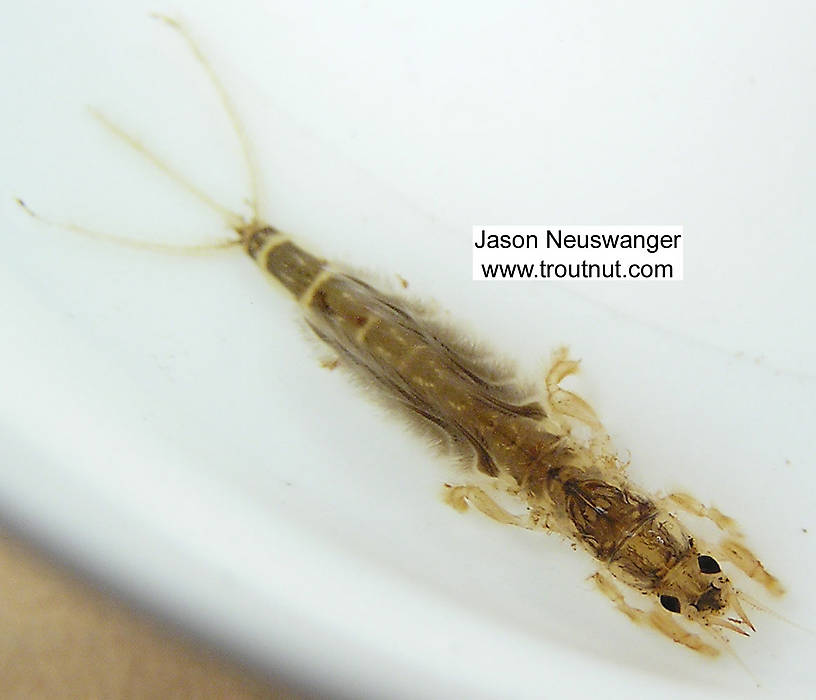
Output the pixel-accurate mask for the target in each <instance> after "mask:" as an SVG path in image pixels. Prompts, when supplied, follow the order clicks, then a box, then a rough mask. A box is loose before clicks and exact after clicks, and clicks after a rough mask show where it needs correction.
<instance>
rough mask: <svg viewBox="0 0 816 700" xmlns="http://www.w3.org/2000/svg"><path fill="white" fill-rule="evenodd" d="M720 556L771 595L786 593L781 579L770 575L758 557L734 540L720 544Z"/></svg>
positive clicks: (726, 540)
mask: <svg viewBox="0 0 816 700" xmlns="http://www.w3.org/2000/svg"><path fill="white" fill-rule="evenodd" d="M718 554H719V556H720V558H721V559H724V560H726V561H730V562H731V563H732V564H734V566H736V567H737V568H738V569H739V570H740V571H742V572H743V573H744V574H745V575H746V576H748V578H752V579H754V581H756V582H757V583H759V584H761V585H762V586H763V587H764V588H765V589H766V590H767V591H768V592H769V593H772V594H773V595H775V596H780V595H782V594H783V593H784V592H785V589H784V587H783V586H782V584H781V583H779V579H778V578H776V576H774V575H772V574H770V573H768V571H767V570H766V569H765V567H764V566H762V562H760V561H759V559H757V558H756V555H755V554H754V553H753V552H751V550H749V549H748V548H747V547H746V546H745V545H744V544H742V543H741V542H738V541H737V540H734V539H725V540H723V541H722V542H720V547H719V552H718Z"/></svg>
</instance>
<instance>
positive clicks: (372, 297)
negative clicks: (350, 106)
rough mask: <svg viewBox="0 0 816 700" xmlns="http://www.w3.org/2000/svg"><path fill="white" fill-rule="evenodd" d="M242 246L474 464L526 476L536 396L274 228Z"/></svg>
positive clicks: (344, 353)
mask: <svg viewBox="0 0 816 700" xmlns="http://www.w3.org/2000/svg"><path fill="white" fill-rule="evenodd" d="M245 240H246V241H247V242H246V243H245V247H246V250H247V253H248V254H249V255H250V256H251V257H252V258H254V259H255V261H256V263H257V264H258V265H259V266H260V267H261V268H262V269H263V270H264V271H265V272H266V273H267V274H269V275H271V276H272V277H274V278H275V279H276V280H277V281H278V282H280V283H281V284H282V285H283V286H284V287H285V288H286V289H287V290H288V291H289V292H290V293H291V294H292V295H293V296H294V297H295V298H296V299H297V300H298V301H299V303H300V305H301V306H302V308H303V311H304V314H305V316H306V321H307V323H309V325H310V326H311V327H312V329H313V330H314V332H315V333H316V334H317V335H318V336H319V337H320V338H321V339H322V340H323V341H324V342H326V343H327V344H328V345H330V346H331V347H332V348H334V349H335V350H336V351H337V353H338V354H339V355H340V356H341V357H342V358H343V359H345V360H346V361H347V364H350V365H351V366H352V367H354V368H356V369H359V370H361V371H362V372H363V373H364V374H365V375H366V376H368V377H369V378H373V379H374V381H375V383H376V385H377V386H378V387H379V388H380V389H381V390H382V391H383V392H384V393H385V394H386V395H388V396H389V397H390V398H392V399H395V400H396V401H397V402H398V403H399V404H401V405H402V406H403V407H406V408H408V409H409V410H410V411H411V412H413V413H414V414H416V415H419V416H421V417H422V418H424V419H426V420H427V421H429V422H430V423H432V424H434V425H436V426H437V427H438V428H440V429H442V430H443V431H444V432H445V433H446V434H447V436H448V437H449V438H450V439H451V440H452V441H453V443H454V445H455V446H457V447H459V448H461V451H462V452H463V453H470V456H472V454H473V453H475V455H476V458H477V464H478V467H479V469H481V470H482V471H483V472H485V473H487V474H489V475H491V476H496V475H498V472H499V469H500V468H504V469H506V470H508V471H509V472H510V473H511V474H513V476H516V477H517V478H518V479H519V480H522V479H523V478H524V477H525V476H526V474H525V470H529V465H530V462H531V460H532V459H533V458H534V457H535V456H538V455H540V454H541V451H542V445H544V446H552V444H553V443H554V442H555V438H554V437H553V436H552V435H549V434H548V433H546V432H544V431H543V430H541V429H540V424H539V421H540V419H541V418H542V417H543V416H544V411H543V409H542V407H541V406H540V405H539V404H538V403H527V404H522V405H519V404H517V403H515V402H513V401H512V397H513V391H512V387H511V386H509V385H497V384H494V383H492V382H491V381H490V380H489V379H487V378H485V377H484V376H482V374H483V368H481V367H479V366H478V363H475V362H473V361H471V360H469V359H468V358H465V357H463V356H461V355H459V354H457V352H456V351H455V350H453V349H451V348H450V347H449V346H448V345H447V344H445V343H443V342H442V341H441V340H440V339H439V338H438V337H437V335H436V334H435V332H434V331H433V330H431V329H430V328H429V327H428V326H427V325H426V324H425V323H423V321H422V319H419V318H416V317H415V315H414V314H413V313H411V312H409V311H406V310H405V309H404V308H403V306H404V304H402V302H401V301H400V300H399V299H397V298H394V297H391V296H389V295H387V294H384V293H382V292H380V291H379V290H377V289H375V288H374V287H372V286H370V285H368V284H366V283H365V282H362V281H361V280H359V279H356V278H355V277H352V276H351V275H347V274H344V273H341V272H337V271H334V270H332V269H331V268H330V267H329V265H328V264H327V263H326V261H325V260H322V259H320V258H317V257H315V256H313V255H311V254H310V253H308V252H306V251H305V250H303V249H302V248H300V247H299V246H297V245H296V244H295V243H293V242H292V241H291V240H289V239H288V238H287V237H285V236H284V235H283V234H281V233H280V232H278V231H276V230H275V229H272V228H271V227H267V228H263V229H260V230H258V231H256V232H254V233H252V234H251V235H249V236H247V237H246V239H245Z"/></svg>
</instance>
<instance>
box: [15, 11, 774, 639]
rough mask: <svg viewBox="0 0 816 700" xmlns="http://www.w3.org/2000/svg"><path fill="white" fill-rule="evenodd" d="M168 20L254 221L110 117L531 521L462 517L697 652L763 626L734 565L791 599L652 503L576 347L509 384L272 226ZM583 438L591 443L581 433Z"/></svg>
mask: <svg viewBox="0 0 816 700" xmlns="http://www.w3.org/2000/svg"><path fill="white" fill-rule="evenodd" d="M161 19H163V20H164V21H165V22H166V23H167V24H169V25H170V26H172V27H173V28H174V29H175V30H176V31H178V32H179V33H180V34H181V35H182V36H183V37H184V39H185V40H186V41H187V42H188V43H189V45H190V46H191V48H192V50H193V52H194V53H195V55H196V57H197V58H198V60H199V61H200V62H201V64H202V65H203V67H204V68H205V70H206V71H207V73H208V74H209V75H210V78H211V79H212V81H213V84H214V86H215V88H216V89H217V91H218V93H219V95H220V96H221V98H222V100H223V102H224V105H225V107H226V109H227V111H228V113H229V116H230V118H231V120H232V122H233V125H234V126H235V128H236V131H237V133H238V136H239V139H240V141H241V144H242V146H243V148H244V155H245V157H246V160H247V165H248V171H249V175H250V179H251V183H252V190H253V191H252V198H251V199H250V205H251V206H252V211H253V214H252V216H251V217H249V218H245V217H242V216H240V215H239V214H236V213H234V212H231V211H229V210H226V209H225V208H224V207H222V206H220V205H218V204H216V203H215V202H214V201H213V200H212V199H211V198H210V197H208V196H207V195H205V194H204V193H202V192H200V191H198V190H196V189H195V188H194V187H193V186H192V185H190V184H188V183H186V182H185V181H183V179H182V178H181V177H180V176H178V175H177V174H176V173H175V172H174V171H173V170H172V169H170V168H169V167H168V166H166V165H165V164H164V163H162V162H161V161H159V160H158V159H157V158H156V157H155V156H153V155H152V154H150V153H148V152H147V151H146V150H145V149H144V148H143V147H142V146H141V144H139V142H138V141H136V140H135V139H134V138H133V137H131V136H129V135H128V134H126V133H125V132H123V131H122V130H121V129H119V128H118V127H116V126H114V125H112V124H111V123H110V122H108V121H107V120H105V119H104V118H103V117H101V115H98V114H97V116H98V117H99V118H100V119H101V120H102V121H103V122H104V123H105V124H106V125H107V126H108V127H109V128H111V129H112V130H113V131H114V132H115V133H116V134H117V135H118V136H120V137H121V138H124V139H125V140H126V141H128V142H129V143H130V145H131V146H133V147H134V148H135V149H136V150H138V151H140V152H141V153H142V154H143V155H145V156H146V157H148V158H149V159H150V160H151V161H152V162H153V163H154V164H155V165H157V166H158V167H159V168H161V169H162V170H163V171H164V172H165V173H166V174H168V175H170V176H171V177H172V178H173V179H175V180H176V181H178V182H181V183H182V184H183V185H184V186H185V187H187V188H188V189H189V190H191V191H192V192H193V194H195V195H196V196H198V197H199V198H200V199H201V200H202V201H204V202H205V203H206V204H207V205H208V206H211V207H212V208H214V209H215V210H217V211H218V212H219V213H220V214H222V215H223V216H224V217H225V218H226V220H227V223H228V225H229V227H230V228H231V230H232V231H234V232H235V234H236V237H235V238H233V239H231V241H229V242H228V243H225V244H223V245H224V246H226V245H240V246H241V247H242V248H243V250H244V251H245V252H246V254H247V255H248V256H249V258H250V259H251V260H253V261H254V262H255V263H256V265H257V266H258V268H260V270H261V271H262V272H263V274H265V275H266V276H268V277H269V278H270V279H272V280H273V281H274V282H275V283H276V284H278V285H280V286H281V287H283V289H284V290H286V292H288V293H289V294H290V295H291V297H292V298H293V299H294V300H295V301H296V302H297V304H298V306H299V308H300V310H301V312H302V314H303V316H304V318H305V321H306V323H307V324H308V325H309V327H310V328H311V329H312V330H313V331H314V333H315V335H316V336H317V337H318V338H320V339H321V340H322V341H323V342H324V343H325V344H326V345H327V346H328V347H329V348H331V349H332V350H333V351H334V352H335V353H336V356H337V360H339V362H340V364H342V365H343V366H344V367H346V368H348V369H350V370H351V371H353V372H355V373H357V374H359V375H362V376H363V377H365V378H366V380H368V381H369V382H370V383H371V384H372V385H373V386H375V387H376V388H377V390H378V391H379V392H380V394H381V395H382V396H383V397H384V398H385V399H386V400H387V401H388V402H389V403H391V404H393V405H394V406H396V407H398V408H399V409H401V410H402V411H403V412H404V414H405V415H407V416H409V417H411V418H413V419H416V422H418V423H420V424H422V425H423V426H426V427H428V428H429V429H430V430H432V431H435V432H436V433H438V434H440V435H441V436H442V437H443V438H444V440H445V442H446V444H448V445H449V446H450V448H451V451H452V452H453V454H454V455H456V456H457V457H458V458H460V459H462V460H463V461H466V462H469V463H471V464H472V465H474V470H475V471H476V472H478V473H479V478H480V479H481V480H482V482H486V481H488V480H491V483H492V484H493V485H494V486H496V487H499V488H501V489H503V490H505V491H507V492H509V493H511V494H512V495H513V496H515V497H516V498H517V499H518V500H519V501H520V502H521V503H522V504H523V505H524V506H525V507H526V514H525V515H524V516H516V515H512V514H511V513H509V512H507V511H506V510H505V509H504V508H502V507H501V506H500V505H498V504H497V503H496V500H495V499H494V497H493V496H491V495H490V494H489V493H488V492H487V490H485V488H483V487H482V486H480V485H477V483H469V484H459V485H446V500H447V502H448V503H449V504H450V505H452V506H453V507H455V508H457V509H458V510H465V509H467V507H468V506H472V507H474V508H475V509H477V510H479V511H481V512H483V513H484V514H486V515H488V516H490V517H491V518H494V519H495V520H498V521H499V522H502V523H506V524H513V525H518V526H521V527H525V528H529V529H541V530H548V531H552V532H557V533H560V534H561V535H563V536H565V537H567V538H569V539H570V540H571V541H572V542H574V543H576V544H578V545H580V546H581V547H583V548H584V549H585V550H587V551H588V552H589V554H590V555H591V556H592V557H593V558H594V559H595V560H596V561H597V562H598V566H599V570H598V572H597V573H596V574H594V576H593V578H594V580H595V582H596V583H597V586H598V588H599V589H600V590H601V591H602V592H603V593H604V594H605V595H606V596H607V597H608V598H609V599H610V600H611V601H612V602H613V603H614V605H615V606H616V607H617V608H618V609H619V610H620V611H622V612H623V613H624V614H626V615H627V616H628V617H629V618H630V619H631V620H633V621H635V622H637V623H642V624H647V625H649V626H651V627H653V628H655V629H657V630H659V631H660V632H661V633H663V634H664V635H666V636H668V637H670V638H671V639H673V640H674V641H675V642H678V643H680V644H683V645H685V646H686V647H689V648H690V649H693V650H695V651H697V652H700V653H702V654H706V655H715V654H717V653H718V651H719V649H718V646H717V645H715V644H711V643H709V642H708V641H706V640H704V639H703V637H702V635H701V632H706V633H707V634H709V635H710V636H711V637H712V638H713V639H714V640H716V641H718V642H719V643H720V645H721V644H723V643H725V642H726V639H725V637H724V636H723V634H722V632H721V630H722V629H727V630H730V631H733V632H736V633H739V634H743V635H747V634H748V630H753V629H754V626H753V625H752V623H751V621H750V620H749V618H748V615H747V614H746V612H745V609H744V607H743V602H744V601H748V602H750V599H748V598H747V597H746V596H744V595H743V594H741V593H740V592H739V591H738V590H737V589H736V588H735V587H734V585H733V584H732V582H731V580H730V579H729V577H728V576H726V574H725V573H724V572H723V570H722V568H721V565H720V564H721V562H729V563H731V564H733V565H734V566H735V567H736V568H737V569H739V570H740V571H741V572H742V573H743V574H745V575H747V576H748V577H750V578H752V579H754V580H755V581H756V582H758V583H759V584H761V585H762V586H764V587H765V588H766V589H767V590H768V591H770V592H771V593H774V594H781V593H782V586H781V585H780V583H779V582H778V580H777V579H776V578H775V577H773V576H772V575H771V574H769V573H768V572H767V571H766V569H765V568H764V567H763V565H762V564H761V563H760V561H759V560H758V559H757V557H755V556H754V555H753V554H752V553H751V552H750V551H749V550H748V548H747V547H746V546H745V545H744V544H743V542H742V540H741V535H740V534H739V532H738V530H737V527H736V525H735V523H734V521H733V520H731V519H730V518H729V517H727V516H725V515H724V514H722V513H721V512H720V511H719V510H717V509H715V508H712V507H706V506H704V505H703V504H702V503H700V502H699V501H697V500H695V499H694V498H692V497H691V496H689V495H687V494H681V493H675V494H670V495H668V496H665V497H662V498H656V497H652V496H650V495H648V494H646V493H644V492H643V491H641V490H639V489H638V488H637V487H635V486H634V485H633V484H632V483H631V482H630V481H629V479H628V478H627V476H626V474H625V473H624V470H623V467H622V466H621V464H620V462H619V461H618V460H617V458H616V457H615V456H614V454H612V453H611V452H610V450H609V448H608V447H607V444H608V441H607V438H606V435H605V433H604V431H603V429H602V427H601V425H600V423H599V422H598V420H597V418H596V417H595V414H594V412H593V411H592V409H591V408H590V407H589V405H588V404H587V403H586V402H584V401H583V400H582V399H580V398H579V397H578V396H576V395H575V394H573V393H571V392H569V391H567V390H565V389H563V388H562V387H561V381H562V380H563V379H564V378H565V377H567V376H568V375H570V374H572V373H574V372H576V371H577V368H578V363H577V362H576V361H574V360H571V359H570V358H569V357H568V355H567V352H566V350H564V349H560V350H558V351H557V352H556V353H555V354H554V357H553V361H552V364H551V366H550V368H549V370H548V372H547V374H546V378H545V380H544V382H543V386H542V387H540V390H539V391H538V392H532V393H531V392H530V391H529V390H528V389H527V388H526V387H525V386H524V385H523V383H521V382H519V381H517V380H516V379H514V378H508V375H507V373H506V372H505V371H504V369H505V368H506V365H505V364H503V363H499V362H497V361H496V359H495V358H494V357H492V356H491V355H490V354H489V353H486V352H484V351H482V350H480V349H475V348H474V346H473V345H472V344H471V343H468V342H464V341H463V340H462V336H461V334H458V333H456V332H454V331H452V330H451V329H450V328H448V327H446V325H445V324H442V323H440V322H438V321H437V320H435V319H434V318H433V317H432V315H431V314H430V313H429V312H428V311H427V310H425V308H424V307H422V306H421V305H419V304H417V303H414V302H410V301H408V300H406V299H405V298H404V297H403V296H402V295H398V294H396V293H392V292H385V291H381V290H380V289H378V288H377V287H376V286H375V285H373V284H371V283H369V282H366V281H364V280H363V279H361V277H360V276H359V275H357V274H354V273H350V272H347V271H344V270H342V269H341V268H339V267H337V266H335V265H332V264H331V263H329V262H328V261H327V260H325V259H323V258H321V257H320V256H318V255H315V254H313V253H311V252H309V251H307V250H306V249H305V248H304V247H302V246H301V245H300V244H299V243H298V242H297V241H296V240H295V239H293V238H292V237H291V236H290V235H288V234H286V233H284V232H282V231H280V230H278V229H277V228H275V227H274V226H272V225H269V224H267V223H266V222H265V221H263V220H262V218H261V217H260V216H259V215H258V212H257V197H256V196H255V195H256V192H255V188H256V187H255V182H256V179H255V176H254V171H253V169H252V166H251V163H250V159H249V157H248V155H247V154H248V149H247V146H246V140H245V138H244V134H243V130H242V129H241V127H240V125H239V124H238V121H237V119H236V118H235V115H234V111H233V110H232V107H231V105H230V103H229V100H228V98H227V95H226V92H225V91H224V89H223V86H222V85H221V83H220V82H219V80H218V78H217V76H215V74H214V73H213V71H212V70H211V68H210V66H209V64H208V63H207V61H206V60H205V58H204V57H203V55H202V54H201V52H200V50H199V49H198V48H197V46H196V45H195V44H194V43H193V41H192V40H191V39H190V37H189V36H188V35H187V34H186V32H185V31H184V30H183V29H182V28H181V27H180V26H179V25H178V23H176V22H175V21H173V20H169V19H167V18H161ZM20 203H21V204H22V202H20ZM29 211H30V210H29ZM72 228H74V229H75V230H80V231H82V230H81V229H78V228H77V227H72ZM102 237H105V236H102ZM160 247H161V246H160ZM163 247H168V246H163ZM403 286H407V285H406V284H403ZM581 430H583V431H584V433H586V432H587V431H589V432H590V434H591V437H590V438H587V437H586V435H584V436H583V437H581V438H579V437H577V436H576V435H577V434H578V433H580V432H581ZM488 488H489V487H488ZM677 509H681V510H683V511H686V512H687V513H690V514H692V515H694V516H697V517H702V518H707V519H709V520H710V521H712V522H713V523H714V525H715V526H716V527H717V528H719V529H720V530H721V531H722V532H723V533H724V535H725V536H724V539H723V540H722V541H721V542H720V543H719V544H718V545H716V546H709V545H706V544H705V543H704V542H703V541H702V540H701V539H700V538H697V537H692V536H691V535H690V534H689V533H688V532H687V530H686V529H685V527H684V526H683V525H682V524H681V523H680V521H679V520H678V519H677V518H676V517H675V515H674V514H673V511H676V510H677ZM622 587H625V588H623V589H622ZM626 588H628V589H630V590H632V591H636V592H638V593H640V594H643V596H644V597H645V599H646V600H647V601H649V604H648V606H647V609H642V608H640V607H636V606H633V605H631V604H630V603H629V602H628V601H627V600H626V598H625V596H624V593H623V592H622V591H623V590H626ZM684 621H685V622H687V623H690V624H691V625H693V627H692V628H690V627H689V626H688V625H687V624H684Z"/></svg>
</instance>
